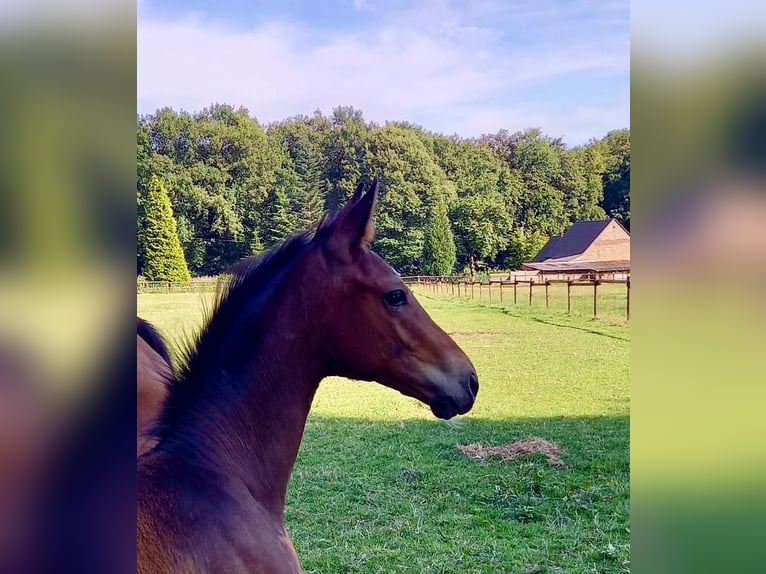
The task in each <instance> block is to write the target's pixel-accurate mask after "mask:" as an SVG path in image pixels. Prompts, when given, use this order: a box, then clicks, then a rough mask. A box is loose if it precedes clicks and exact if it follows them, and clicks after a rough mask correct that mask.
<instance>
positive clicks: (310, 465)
mask: <svg viewBox="0 0 766 574" xmlns="http://www.w3.org/2000/svg"><path fill="white" fill-rule="evenodd" d="M610 287H619V288H621V290H620V291H619V292H618V290H617V289H614V293H613V300H614V301H615V303H614V304H613V308H614V310H615V311H614V313H610V314H608V315H607V316H606V317H605V318H604V319H592V318H589V317H588V316H587V311H584V312H582V313H580V312H577V313H573V314H572V315H571V316H568V315H567V314H566V300H565V299H564V305H563V309H562V307H561V306H560V305H559V306H558V308H553V305H551V309H550V310H548V311H546V310H545V308H544V296H540V297H538V301H539V300H540V299H542V307H540V306H536V305H533V306H532V307H529V306H528V305H526V300H525V301H524V303H525V304H524V305H519V304H517V305H516V306H514V305H513V304H512V303H508V299H506V300H505V304H504V305H502V306H501V305H499V304H498V301H496V300H494V301H493V303H492V304H491V305H490V304H489V302H488V301H481V302H479V301H476V300H474V301H470V300H465V299H462V300H461V299H453V298H450V297H447V296H442V295H438V294H434V293H429V292H428V291H427V290H426V289H423V288H418V289H417V293H418V297H419V299H420V300H421V302H422V303H423V305H424V306H425V307H426V309H427V310H428V312H429V313H430V314H431V316H432V317H433V318H434V319H435V320H436V321H437V323H439V324H440V325H441V326H442V327H443V328H444V329H445V330H446V331H447V332H449V333H452V334H453V336H454V337H455V339H456V340H457V341H458V343H459V344H460V345H461V346H462V347H463V349H464V350H465V351H466V353H468V355H469V356H470V357H471V359H472V361H473V362H474V365H475V366H476V368H477V371H478V373H479V378H480V382H481V390H480V392H479V396H478V400H477V402H476V405H475V407H474V409H473V410H472V411H471V412H470V413H469V414H468V415H466V416H463V417H459V418H457V419H453V420H452V421H439V420H436V419H435V418H434V417H433V416H432V415H431V413H430V411H429V410H428V408H427V407H425V406H423V405H421V404H420V403H418V402H417V401H415V400H414V399H410V398H407V397H404V396H402V395H399V394H398V393H396V392H395V391H392V390H390V389H386V388H384V387H382V386H380V385H376V384H373V383H360V382H353V381H348V380H344V379H328V380H325V381H324V382H323V383H322V385H321V386H320V389H319V392H318V394H317V397H316V401H315V403H314V407H313V410H312V413H311V416H310V418H309V421H308V424H307V428H306V434H305V438H304V441H303V445H302V447H301V452H300V455H299V457H298V461H297V464H296V467H295V472H294V475H293V480H292V482H291V485H290V492H289V496H288V505H287V522H288V525H289V527H290V531H291V535H292V537H293V540H294V543H295V546H296V549H297V550H298V554H299V555H300V557H301V560H302V562H303V566H304V568H305V570H306V572H307V573H319V572H322V573H338V572H359V573H362V572H364V573H389V572H412V573H420V572H423V573H425V572H428V573H437V572H439V573H472V572H476V573H478V572H482V573H500V572H508V573H517V572H519V573H542V572H567V573H570V572H571V573H576V572H627V571H629V570H630V563H629V553H630V547H629V539H630V532H629V524H630V521H629V514H630V495H629V426H630V425H629V408H630V404H629V367H628V364H629V356H630V329H629V327H628V325H627V324H626V323H625V321H624V318H623V319H620V318H619V310H620V306H619V302H620V293H624V286H610ZM564 289H565V288H564ZM581 289H583V288H581ZM538 293H543V291H535V296H537V295H538ZM202 297H205V295H199V294H173V295H164V294H152V295H149V294H146V295H139V296H138V312H139V315H140V316H142V317H145V318H146V319H148V320H150V321H152V322H154V323H155V324H156V325H157V326H158V327H159V328H160V329H161V330H162V331H163V333H165V334H167V335H168V337H169V338H170V339H171V340H172V339H173V338H175V337H177V336H178V335H179V334H180V333H181V332H182V331H183V330H184V329H186V330H190V329H194V328H196V326H197V325H198V324H199V321H200V317H201V298H202ZM621 300H622V302H623V303H624V296H623V298H622V299H621ZM533 301H534V299H533ZM591 305H592V299H591ZM591 310H592V308H591ZM623 317H624V316H623ZM526 437H541V438H544V439H546V440H549V441H552V442H554V443H556V444H558V445H559V446H560V447H562V448H563V449H564V454H563V455H562V457H561V458H562V459H563V460H564V462H565V463H566V465H567V466H566V467H565V468H561V467H558V466H554V465H551V464H549V463H548V462H547V461H546V459H545V458H544V457H543V456H542V455H532V456H528V457H522V458H518V459H516V460H514V461H512V462H509V463H505V462H501V461H500V460H499V459H490V460H489V461H487V462H476V461H474V460H471V459H468V458H466V457H465V456H464V455H463V454H461V453H460V452H459V451H458V450H457V449H456V445H459V444H460V445H464V444H469V443H476V442H479V443H482V444H484V445H502V444H507V443H511V442H513V441H514V440H517V439H521V438H526Z"/></svg>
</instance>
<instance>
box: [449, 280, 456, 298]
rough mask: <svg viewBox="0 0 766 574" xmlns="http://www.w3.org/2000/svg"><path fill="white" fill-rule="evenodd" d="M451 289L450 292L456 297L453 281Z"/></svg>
mask: <svg viewBox="0 0 766 574" xmlns="http://www.w3.org/2000/svg"><path fill="white" fill-rule="evenodd" d="M449 288H450V292H451V293H452V296H453V297H454V296H455V284H454V283H453V282H452V281H450V282H449Z"/></svg>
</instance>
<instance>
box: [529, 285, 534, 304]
mask: <svg viewBox="0 0 766 574" xmlns="http://www.w3.org/2000/svg"><path fill="white" fill-rule="evenodd" d="M532 283H533V281H532V279H530V280H529V304H530V305H531V304H532Z"/></svg>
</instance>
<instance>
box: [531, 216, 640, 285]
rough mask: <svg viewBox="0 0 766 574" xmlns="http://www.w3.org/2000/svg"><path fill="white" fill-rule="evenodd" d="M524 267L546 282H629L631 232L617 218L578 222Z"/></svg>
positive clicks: (547, 244)
mask: <svg viewBox="0 0 766 574" xmlns="http://www.w3.org/2000/svg"><path fill="white" fill-rule="evenodd" d="M521 268H522V270H524V271H526V272H527V273H528V274H536V275H540V276H543V277H545V278H546V279H626V278H627V277H628V276H629V275H630V233H629V232H628V230H627V229H625V227H623V226H622V224H621V223H620V222H619V221H617V220H616V219H604V220H598V221H578V222H577V223H575V224H574V225H572V226H571V227H570V228H569V229H567V230H566V231H565V232H564V233H563V234H562V235H554V236H553V237H551V238H550V239H549V240H548V242H547V243H546V244H545V245H544V246H543V248H542V249H541V250H540V253H538V254H537V256H536V257H535V258H534V259H533V260H532V261H530V262H529V263H524V264H522V266H521Z"/></svg>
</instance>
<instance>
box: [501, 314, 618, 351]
mask: <svg viewBox="0 0 766 574" xmlns="http://www.w3.org/2000/svg"><path fill="white" fill-rule="evenodd" d="M500 310H501V311H502V312H503V314H505V315H509V316H510V317H514V318H517V319H528V320H530V321H535V322H536V323H542V324H543V325H550V326H552V327H563V328H565V329H574V330H576V331H582V332H584V333H590V334H591V335H600V336H602V337H609V338H610V339H616V340H618V341H625V342H628V343H629V342H630V338H629V337H620V336H618V335H613V334H611V333H607V332H605V331H601V330H598V329H592V328H588V327H582V326H579V325H571V324H567V323H562V322H558V321H553V320H551V319H543V318H541V317H539V316H534V315H532V314H524V313H514V312H513V311H512V310H510V309H507V308H500ZM577 319H578V320H579V321H580V322H583V321H599V319H594V318H590V319H583V318H582V317H577ZM603 325H604V326H605V327H606V328H610V327H611V328H620V327H621V326H622V325H619V324H613V323H604V324H603Z"/></svg>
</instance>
